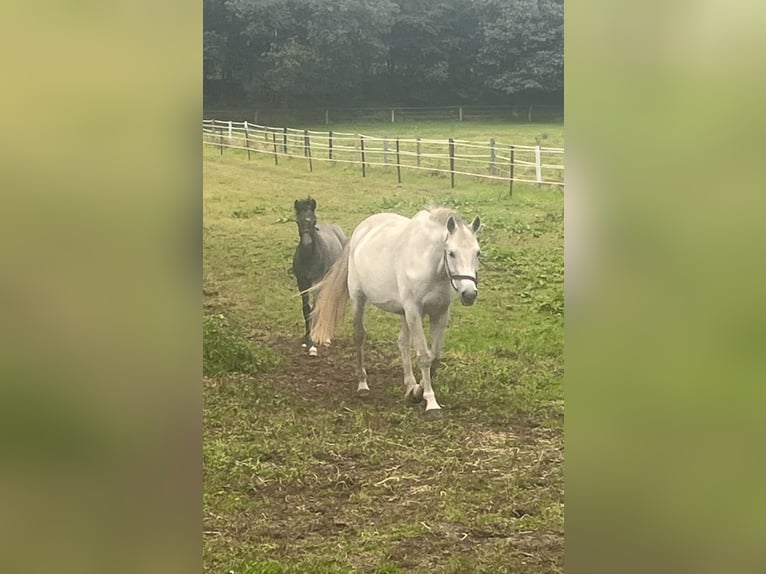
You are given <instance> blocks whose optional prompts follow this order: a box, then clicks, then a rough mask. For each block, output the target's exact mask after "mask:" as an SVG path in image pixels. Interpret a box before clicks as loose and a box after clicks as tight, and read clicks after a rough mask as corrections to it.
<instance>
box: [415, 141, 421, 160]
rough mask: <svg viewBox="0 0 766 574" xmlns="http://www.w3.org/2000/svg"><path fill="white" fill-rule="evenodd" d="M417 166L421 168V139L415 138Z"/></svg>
mask: <svg viewBox="0 0 766 574" xmlns="http://www.w3.org/2000/svg"><path fill="white" fill-rule="evenodd" d="M415 165H416V166H418V167H420V138H415Z"/></svg>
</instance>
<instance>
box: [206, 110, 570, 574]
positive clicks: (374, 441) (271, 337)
mask: <svg viewBox="0 0 766 574" xmlns="http://www.w3.org/2000/svg"><path fill="white" fill-rule="evenodd" d="M402 126H403V127H404V126H406V127H407V128H411V131H409V132H407V133H405V132H404V131H401V132H400V133H399V134H396V135H401V136H403V137H404V136H405V135H407V136H412V135H419V136H421V137H456V138H464V139H472V138H484V139H489V137H495V138H497V139H498V140H502V141H511V142H513V143H518V144H528V143H532V144H534V143H535V136H536V135H538V136H539V134H541V133H542V131H543V130H544V131H545V132H546V133H547V134H548V139H549V140H550V142H551V143H550V144H546V145H563V136H562V127H561V126H560V125H558V126H555V125H549V124H546V125H544V126H527V125H524V126H510V125H497V126H490V125H479V124H468V123H465V124H455V123H449V124H448V123H443V124H441V131H439V129H440V127H439V125H429V126H425V127H423V126H416V125H414V124H403V125H402ZM295 127H310V126H295ZM385 127H386V128H387V127H388V126H385ZM320 129H324V128H320ZM338 129H343V130H345V131H353V130H358V131H363V130H364V131H365V132H366V133H369V134H371V135H383V134H384V133H386V132H385V131H384V130H383V129H382V128H381V126H380V125H377V126H374V125H372V126H353V127H350V126H348V125H346V124H344V125H343V126H342V127H341V126H338ZM437 131H438V133H437ZM530 140H531V141H530ZM308 194H311V196H312V197H315V198H316V199H317V201H318V204H319V207H318V212H317V214H318V217H319V220H320V221H328V222H329V221H331V222H335V223H338V224H339V225H340V226H341V227H342V228H343V229H344V230H345V231H346V233H347V234H348V235H349V236H350V234H351V232H352V231H353V229H354V227H355V226H356V225H357V224H358V223H359V222H360V221H361V220H362V219H364V218H365V217H367V216H368V215H370V214H372V213H377V212H380V211H395V212H397V213H401V214H403V215H406V216H411V215H413V214H414V213H415V212H416V211H417V210H419V209H420V208H422V207H423V206H425V205H426V204H428V203H437V204H443V205H448V206H451V207H454V208H456V209H457V210H458V211H459V212H460V213H461V214H462V215H463V216H464V218H466V219H468V220H470V219H472V218H473V217H474V216H475V215H480V216H481V217H482V222H483V228H482V230H481V231H480V236H479V240H480V243H481V247H482V252H483V254H484V255H483V261H482V266H481V271H480V275H481V282H480V289H479V298H478V300H477V302H476V304H475V305H474V306H473V307H470V308H465V307H462V306H460V305H459V304H458V305H455V306H453V313H452V318H451V320H450V326H449V328H448V330H447V337H446V344H445V349H444V354H443V360H442V368H441V369H440V371H439V374H438V377H437V379H436V380H435V390H436V394H437V397H438V400H439V402H440V403H441V405H442V407H443V416H442V417H441V419H439V420H427V419H425V418H424V416H423V413H422V410H423V407H422V405H421V406H414V407H413V406H410V405H408V404H407V403H405V402H404V400H403V391H404V388H403V383H402V374H401V367H400V364H399V358H398V348H397V344H396V337H397V334H398V324H399V322H398V318H397V317H395V316H393V315H387V314H385V313H382V312H380V311H377V310H376V309H372V308H369V307H368V313H367V317H366V326H367V331H368V343H367V349H368V363H369V365H368V369H367V370H368V374H369V384H370V388H371V395H370V397H369V398H367V399H364V400H361V399H358V398H357V397H356V396H355V393H354V390H355V388H356V378H355V375H354V368H353V363H352V355H353V351H352V347H351V343H350V336H349V335H350V324H349V320H348V319H347V320H346V324H345V326H344V328H343V329H342V331H341V333H340V334H339V335H338V337H337V340H336V341H334V343H333V346H332V347H329V348H321V349H320V356H319V357H318V358H316V359H310V358H309V357H307V356H306V355H305V351H304V350H302V349H301V348H300V345H299V338H300V336H301V335H302V333H303V330H302V329H303V326H302V316H301V313H300V299H299V298H298V297H296V294H297V289H296V286H295V280H294V278H293V277H292V276H291V274H290V266H291V260H292V254H293V251H294V249H295V246H296V244H297V229H296V226H295V223H294V222H293V221H292V218H293V213H292V204H293V201H294V200H295V199H297V198H299V197H305V196H307V195H308ZM203 242H204V243H203V246H204V247H203V249H204V281H203V287H204V295H205V298H204V301H205V303H204V305H205V307H204V312H205V319H204V331H205V360H204V366H205V374H206V376H205V379H204V398H205V409H204V481H205V483H204V489H205V494H204V567H205V571H206V572H211V573H212V572H216V573H218V572H230V571H233V572H235V573H238V574H239V573H249V574H261V573H271V574H277V573H282V572H285V573H286V572H290V573H293V572H294V573H299V572H300V573H304V572H305V573H311V572H316V573H320V572H321V573H323V572H335V573H347V572H348V573H350V572H376V573H380V574H382V573H398V572H402V573H404V572H408V573H409V572H454V573H458V572H488V573H489V572H514V573H518V572H524V573H526V572H529V573H550V572H560V571H562V568H563V525H564V518H563V469H562V463H563V434H562V429H563V388H562V378H563V194H562V191H561V189H558V188H555V189H546V188H536V187H534V186H523V185H516V186H514V194H513V197H512V198H509V197H508V190H507V186H505V185H493V184H492V183H487V182H476V181H471V180H470V179H468V178H465V179H458V181H457V185H456V188H455V189H454V190H450V187H449V179H448V178H444V177H431V176H428V175H418V174H415V173H411V174H408V175H407V177H406V178H405V181H404V183H403V184H401V185H398V184H397V183H396V178H395V177H392V176H391V171H390V170H389V168H373V169H371V170H370V171H369V172H368V176H367V177H366V178H362V177H361V173H359V172H358V171H357V169H356V168H354V167H353V166H341V165H332V164H328V163H321V164H319V163H317V164H315V166H314V172H313V173H309V172H308V169H307V166H306V164H305V162H304V161H303V160H301V159H285V160H284V161H280V164H279V165H278V166H275V165H274V163H273V160H272V159H271V158H270V157H269V156H256V155H254V156H253V159H252V160H249V161H248V159H247V156H246V154H244V153H240V152H234V151H232V150H225V151H224V154H223V156H221V155H220V154H219V151H218V150H217V149H215V148H211V147H206V148H205V150H204V240H203Z"/></svg>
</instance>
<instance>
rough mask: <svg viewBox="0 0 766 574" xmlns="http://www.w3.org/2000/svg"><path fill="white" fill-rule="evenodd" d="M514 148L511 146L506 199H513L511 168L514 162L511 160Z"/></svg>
mask: <svg viewBox="0 0 766 574" xmlns="http://www.w3.org/2000/svg"><path fill="white" fill-rule="evenodd" d="M514 151H515V150H514V147H513V146H511V165H510V171H509V177H508V197H513V168H514V165H515V164H514V160H513V152H514Z"/></svg>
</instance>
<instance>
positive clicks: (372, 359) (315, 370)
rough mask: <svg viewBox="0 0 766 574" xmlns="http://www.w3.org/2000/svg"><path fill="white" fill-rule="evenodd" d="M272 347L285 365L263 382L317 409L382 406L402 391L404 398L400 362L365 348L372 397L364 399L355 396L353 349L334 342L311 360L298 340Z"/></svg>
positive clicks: (274, 343) (277, 342) (278, 342)
mask: <svg viewBox="0 0 766 574" xmlns="http://www.w3.org/2000/svg"><path fill="white" fill-rule="evenodd" d="M270 346H271V348H272V349H274V350H275V351H277V352H278V353H279V354H280V355H281V356H282V357H283V363H282V364H281V365H280V367H279V368H278V369H276V370H274V371H272V372H270V373H267V374H265V375H263V377H262V380H263V382H264V383H266V384H270V385H275V386H276V387H278V388H289V389H291V390H294V391H296V392H298V393H300V394H302V395H303V396H304V397H305V398H307V399H309V400H311V401H312V402H316V404H317V405H318V406H320V405H321V406H323V407H329V408H335V407H337V406H339V405H340V404H341V403H343V402H346V401H349V400H354V401H357V400H358V401H363V402H364V403H367V404H373V405H375V404H383V403H387V402H389V399H387V397H390V395H391V394H392V393H391V391H392V390H395V391H396V392H399V391H401V392H400V393H399V394H400V396H401V397H404V382H403V374H402V368H401V366H400V364H399V362H398V358H397V360H396V362H395V361H392V360H391V358H390V357H387V356H385V355H384V354H382V353H381V352H379V351H375V350H372V349H369V348H365V360H364V366H365V370H366V371H367V383H368V385H369V387H370V394H369V395H367V396H366V397H364V398H362V397H360V396H358V395H357V393H356V387H357V383H358V378H357V374H356V359H355V357H354V348H353V345H351V344H349V343H347V342H345V341H335V342H333V343H332V344H331V345H330V346H320V347H319V356H318V357H310V356H309V355H308V352H307V351H306V349H304V348H302V347H301V345H300V341H299V340H298V339H285V338H280V339H273V340H272V341H270ZM401 402H404V401H403V399H402V401H401Z"/></svg>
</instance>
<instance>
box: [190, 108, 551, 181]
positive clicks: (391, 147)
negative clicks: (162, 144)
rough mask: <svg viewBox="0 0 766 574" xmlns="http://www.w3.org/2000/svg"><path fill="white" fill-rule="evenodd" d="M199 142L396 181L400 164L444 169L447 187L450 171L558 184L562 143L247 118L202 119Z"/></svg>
mask: <svg viewBox="0 0 766 574" xmlns="http://www.w3.org/2000/svg"><path fill="white" fill-rule="evenodd" d="M202 138H203V144H204V145H207V146H213V147H215V148H217V149H219V150H220V153H221V154H223V153H224V150H225V149H235V150H242V151H244V152H246V153H247V157H248V159H249V158H251V157H252V154H261V155H268V156H271V157H273V158H274V163H275V164H279V160H280V158H284V157H291V158H302V159H303V160H305V161H306V165H307V167H308V169H309V170H311V171H313V169H314V162H315V161H326V162H328V161H329V162H336V163H347V164H356V165H359V166H360V170H361V173H362V176H366V175H367V170H368V169H370V168H371V167H375V168H388V169H390V170H391V171H392V172H393V173H395V174H396V177H397V180H398V181H399V183H401V182H402V170H421V171H425V172H428V173H431V174H433V175H438V174H446V175H449V177H450V185H451V187H455V176H466V177H473V178H480V179H486V180H494V181H499V182H500V181H502V182H507V184H508V186H509V190H510V191H511V192H512V191H513V183H514V182H524V183H532V184H537V185H553V186H563V185H564V165H563V157H564V149H563V148H555V147H542V146H523V145H514V144H509V143H503V142H497V141H495V140H494V139H490V140H489V142H486V143H484V142H476V141H467V140H456V139H452V138H449V139H427V138H417V137H416V138H399V137H386V136H384V137H380V136H370V135H365V134H359V133H348V132H333V131H328V132H322V131H313V130H299V129H294V128H287V127H271V126H262V125H258V124H252V123H249V122H247V121H244V122H234V121H221V120H212V119H211V120H203V122H202Z"/></svg>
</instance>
